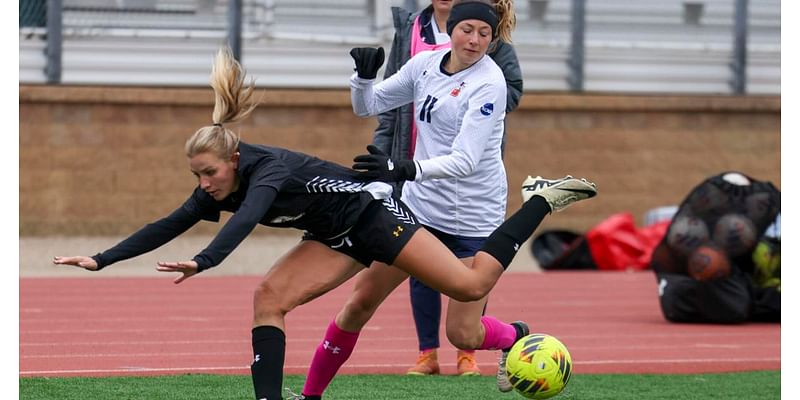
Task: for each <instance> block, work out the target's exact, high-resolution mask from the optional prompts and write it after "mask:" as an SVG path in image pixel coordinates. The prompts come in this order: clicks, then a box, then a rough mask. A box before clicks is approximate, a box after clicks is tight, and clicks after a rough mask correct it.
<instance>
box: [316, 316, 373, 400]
mask: <svg viewBox="0 0 800 400" xmlns="http://www.w3.org/2000/svg"><path fill="white" fill-rule="evenodd" d="M359 333H360V332H346V331H343V330H341V329H339V327H338V326H336V320H335V319H334V320H333V321H331V323H330V325H328V330H327V331H326V332H325V338H324V339H323V340H322V343H320V345H319V347H317V351H316V352H315V353H314V358H313V359H312V360H311V366H310V367H309V368H308V377H307V378H306V384H305V385H304V386H303V395H304V396H306V397H308V396H322V392H324V391H325V389H326V388H327V387H328V385H329V384H330V383H331V381H332V380H333V377H334V376H336V373H337V372H339V368H340V367H341V366H342V365H343V364H344V363H345V361H347V359H348V358H350V354H352V353H353V349H354V348H355V347H356V342H357V341H358V335H359Z"/></svg>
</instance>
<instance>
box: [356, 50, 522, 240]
mask: <svg viewBox="0 0 800 400" xmlns="http://www.w3.org/2000/svg"><path fill="white" fill-rule="evenodd" d="M449 52H450V50H449V49H442V50H437V51H426V52H421V53H419V54H417V55H416V56H414V57H413V58H411V60H409V61H408V62H407V63H406V64H404V65H403V66H402V67H401V68H400V70H399V71H398V72H397V73H396V74H394V75H392V76H391V77H389V78H388V79H386V80H384V81H382V82H380V83H378V84H375V85H373V81H372V80H368V79H361V78H359V77H358V76H357V75H355V74H354V75H353V77H352V78H351V80H350V88H351V90H350V94H351V98H352V103H353V111H354V112H355V113H356V115H358V116H361V117H366V116H370V115H377V114H379V113H381V112H384V111H387V110H391V109H394V108H396V107H399V106H401V105H404V104H407V103H410V102H412V101H413V102H414V110H415V112H414V114H415V116H414V118H415V121H414V122H415V123H416V125H417V139H416V150H415V153H414V160H415V163H416V167H417V176H416V179H415V180H414V182H406V184H405V185H404V186H403V195H402V198H403V201H404V202H405V203H406V204H407V205H408V206H409V207H410V208H411V210H412V211H414V213H415V214H416V215H417V217H418V218H419V219H420V221H422V223H424V224H425V225H428V226H431V227H433V228H435V229H438V230H440V231H442V232H446V233H449V234H452V235H460V236H467V237H485V236H488V235H489V234H490V233H491V232H492V231H494V229H495V228H497V227H498V226H499V225H500V224H501V223H502V222H503V220H504V219H505V211H506V197H507V192H508V185H507V180H506V172H505V167H504V165H503V161H502V158H501V154H500V144H501V141H502V138H503V123H504V122H503V121H504V119H505V109H506V82H505V78H504V77H503V72H502V70H501V69H500V67H498V66H497V64H495V63H494V61H492V59H491V58H490V57H488V56H486V55H484V56H483V58H481V59H480V60H479V61H478V62H476V63H475V64H473V65H472V66H470V67H469V68H467V69H465V70H463V71H460V72H457V73H455V74H452V75H451V74H449V73H447V72H446V71H445V70H444V69H443V68H442V65H443V60H444V58H445V57H446V56H449Z"/></svg>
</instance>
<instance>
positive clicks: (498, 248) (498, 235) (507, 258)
mask: <svg viewBox="0 0 800 400" xmlns="http://www.w3.org/2000/svg"><path fill="white" fill-rule="evenodd" d="M550 212H551V210H550V205H549V204H547V201H546V200H545V199H544V198H543V197H541V196H533V197H531V198H530V200H528V201H526V202H525V203H523V204H522V207H521V208H520V209H519V210H517V212H515V213H514V215H512V216H511V217H509V218H508V219H507V220H506V221H505V222H503V224H502V225H500V226H499V227H497V229H495V231H494V232H492V234H491V235H489V238H487V239H486V242H485V243H484V244H483V247H482V248H481V251H484V252H486V253H489V254H491V255H492V257H494V258H495V259H497V261H499V262H500V264H501V265H502V266H503V269H506V268H508V265H509V264H511V260H513V259H514V256H515V255H517V251H518V250H519V246H521V245H522V243H524V242H525V241H526V240H528V238H530V237H531V235H532V234H533V231H535V230H536V228H538V227H539V224H540V223H542V220H543V219H544V217H545V216H547V214H549V213H550Z"/></svg>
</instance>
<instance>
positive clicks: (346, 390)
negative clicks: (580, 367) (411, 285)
mask: <svg viewBox="0 0 800 400" xmlns="http://www.w3.org/2000/svg"><path fill="white" fill-rule="evenodd" d="M304 379H305V378H304V377H303V376H299V375H292V376H288V377H286V379H285V380H284V386H286V387H289V388H291V389H293V390H294V391H296V392H300V390H301V389H302V386H303V381H304ZM252 390H253V389H252V381H251V379H250V377H249V376H242V375H170V376H155V377H110V378H20V380H19V393H20V396H19V398H20V399H58V400H87V399H92V400H100V399H109V400H126V399H148V400H160V399H163V400H182V399H186V400H189V399H192V400H196V399H219V400H225V399H237V400H241V399H252V398H254V395H253V392H252ZM780 396H781V372H780V371H756V372H742V373H725V374H698V375H623V374H612V375H581V374H579V375H573V376H572V379H571V380H570V382H569V385H568V386H567V388H566V389H565V390H564V392H562V393H561V394H559V395H558V396H556V397H553V399H555V400H566V399H592V400H594V399H614V400H626V399H630V400H634V399H635V400H641V399H670V400H673V399H681V400H686V399H698V400H699V399H703V400H705V399H737V400H747V399H753V400H766V399H780ZM325 399H326V400H358V399H365V400H366V399H399V400H406V399H408V400H411V399H459V400H469V399H475V400H479V399H480V400H483V399H507V400H514V399H520V400H521V399H523V397H522V396H519V395H517V394H515V393H505V394H504V393H500V392H498V391H497V389H496V388H495V386H494V377H492V376H481V377H460V376H422V377H420V376H403V375H341V376H338V377H336V379H334V381H333V383H332V384H331V386H330V388H329V389H328V391H327V392H326V395H325Z"/></svg>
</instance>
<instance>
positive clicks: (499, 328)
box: [478, 316, 517, 350]
mask: <svg viewBox="0 0 800 400" xmlns="http://www.w3.org/2000/svg"><path fill="white" fill-rule="evenodd" d="M481 324H483V330H484V336H483V344H481V347H479V348H478V350H502V349H506V348H509V347H511V346H513V345H514V341H515V340H516V339H517V330H516V329H514V327H513V326H512V325H511V324H507V323H505V322H500V321H499V320H498V319H497V318H494V317H487V316H484V317H481Z"/></svg>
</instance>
